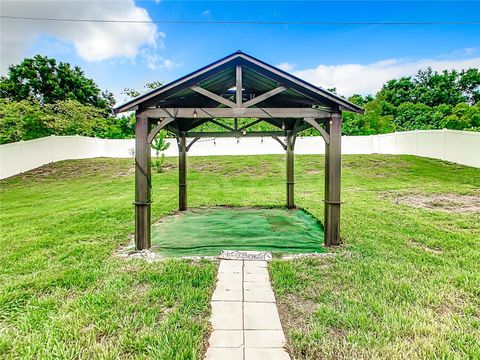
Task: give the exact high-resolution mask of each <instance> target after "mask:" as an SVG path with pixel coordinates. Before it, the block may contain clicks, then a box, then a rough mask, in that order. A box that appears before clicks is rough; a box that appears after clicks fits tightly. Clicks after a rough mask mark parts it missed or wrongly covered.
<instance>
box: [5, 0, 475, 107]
mask: <svg viewBox="0 0 480 360" xmlns="http://www.w3.org/2000/svg"><path fill="white" fill-rule="evenodd" d="M25 4H27V5H25ZM39 4H41V5H43V6H42V7H41V8H42V9H43V10H40V7H39ZM36 7H39V9H36ZM65 7H68V8H65ZM45 8H46V9H45ZM112 8H113V9H112ZM109 9H110V14H108V10H109ZM105 10H107V14H105ZM41 11H45V12H46V14H48V16H49V17H52V16H55V17H70V18H71V17H76V18H84V19H85V18H90V19H92V18H93V19H107V18H108V19H112V18H114V19H142V20H148V19H156V20H157V19H160V20H214V21H221V20H247V21H257V20H258V21H332V22H335V21H342V22H348V21H362V22H369V21H373V22H384V21H400V22H403V21H477V22H478V21H480V2H475V1H470V2H462V1H425V2H414V1H397V2H394V1H371V2H365V1H330V2H323V1H322V2H320V1H309V2H307V1H281V2H276V1H208V2H206V1H165V0H163V1H159V2H157V1H135V2H133V1H131V0H125V1H119V2H115V3H112V2H106V1H101V2H89V1H81V2H74V1H70V2H63V3H62V2H58V3H56V2H55V1H49V2H38V1H37V2H36V3H30V4H29V3H28V2H11V3H9V2H8V1H6V2H2V14H3V15H10V14H11V15H20V16H22V15H24V14H26V15H29V16H32V14H34V15H35V16H46V15H45V14H42V13H41ZM9 33H10V34H13V33H15V34H16V35H15V39H13V40H15V41H16V42H15V46H16V47H17V48H16V49H14V51H12V52H11V53H10V54H8V55H5V54H4V51H3V49H4V48H5V47H6V46H7V45H10V46H11V44H12V42H13V40H12V39H9V38H8V37H9V36H10V35H8V34H9ZM5 34H7V35H5ZM22 36H24V37H23V38H22V39H23V41H22V39H21V40H20V41H19V38H21V37H22ZM4 38H5V39H4ZM236 50H242V51H244V52H247V53H249V54H251V55H253V56H255V57H258V58H260V59H262V60H264V61H266V62H268V63H271V64H273V65H279V66H280V67H282V68H283V69H285V70H287V71H291V72H293V73H295V74H296V75H298V76H301V77H303V78H305V79H307V80H309V81H311V82H313V83H315V84H316V85H320V86H324V87H332V86H336V87H337V88H338V90H339V92H341V93H344V94H345V95H350V94H351V93H355V92H360V93H369V92H375V91H377V90H378V88H379V86H380V85H381V83H382V82H383V81H385V80H386V79H388V78H391V77H399V76H402V75H407V74H411V73H414V72H415V71H416V70H417V69H418V68H419V67H426V66H432V67H433V68H435V69H439V70H440V69H443V68H464V67H480V25H396V26H386V25H335V26H332V25H232V24H222V25H218V24H156V25H153V24H143V25H138V24H137V25H133V24H121V25H118V24H117V25H111V24H77V23H56V24H51V23H47V22H38V21H37V22H36V23H35V24H32V21H30V22H29V21H27V20H18V21H14V20H2V70H4V68H5V66H6V65H5V64H7V63H9V62H13V61H15V60H18V59H16V58H21V57H23V56H31V55H33V54H36V53H42V54H46V55H49V56H52V57H55V58H57V59H59V60H63V61H68V62H71V63H73V64H78V65H80V66H81V67H82V68H83V69H84V70H85V72H86V73H87V75H88V76H90V77H93V78H94V79H95V80H96V81H97V83H98V84H99V85H100V86H101V87H102V88H107V89H109V90H111V91H113V92H114V93H115V94H116V95H117V97H118V99H119V100H120V101H121V100H123V98H122V96H121V95H120V91H121V89H122V88H124V87H131V88H140V87H142V86H143V84H144V83H146V82H148V81H153V80H161V81H171V80H174V79H176V78H177V77H179V76H182V75H184V74H186V73H188V72H191V71H193V70H195V69H197V68H199V67H201V66H204V65H206V64H208V63H210V62H212V61H215V60H217V59H218V58H220V57H223V56H225V55H227V54H229V53H232V52H234V51H236Z"/></svg>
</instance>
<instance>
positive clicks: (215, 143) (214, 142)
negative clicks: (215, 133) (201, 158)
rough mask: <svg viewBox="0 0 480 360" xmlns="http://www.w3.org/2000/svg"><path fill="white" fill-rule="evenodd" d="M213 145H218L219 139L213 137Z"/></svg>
mask: <svg viewBox="0 0 480 360" xmlns="http://www.w3.org/2000/svg"><path fill="white" fill-rule="evenodd" d="M213 146H217V141H216V140H215V138H213Z"/></svg>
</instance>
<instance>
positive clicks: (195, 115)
mask: <svg viewBox="0 0 480 360" xmlns="http://www.w3.org/2000/svg"><path fill="white" fill-rule="evenodd" d="M196 117H197V109H194V110H193V118H196Z"/></svg>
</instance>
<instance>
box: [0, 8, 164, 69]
mask: <svg viewBox="0 0 480 360" xmlns="http://www.w3.org/2000/svg"><path fill="white" fill-rule="evenodd" d="M1 12H2V14H3V15H12V16H25V17H48V18H74V19H101V20H140V21H148V20H151V19H150V16H149V14H148V12H147V11H146V10H145V9H143V8H140V7H137V6H136V5H135V3H134V1H133V0H119V1H3V0H2V1H1ZM0 30H1V33H2V36H1V41H0V52H1V58H0V61H1V64H0V65H1V71H2V72H4V71H5V70H6V68H7V67H8V65H10V64H15V63H18V62H19V61H20V60H21V59H22V58H23V57H25V56H26V55H27V51H28V49H29V47H31V46H32V45H33V44H34V43H35V41H36V38H37V37H38V36H41V35H46V36H49V37H52V38H54V39H58V40H59V41H61V42H62V43H65V44H71V45H72V46H73V48H74V49H75V51H76V52H77V53H78V55H79V56H80V57H81V58H83V59H84V60H86V61H101V60H106V59H111V58H115V57H126V58H129V59H134V58H135V57H136V56H137V55H139V54H140V49H141V48H142V47H150V48H157V49H158V48H163V47H164V45H163V40H164V38H165V34H164V33H162V32H159V30H158V28H157V26H156V25H155V24H152V23H135V24H124V23H123V24H122V23H93V22H57V21H41V20H18V19H2V22H1V29H0Z"/></svg>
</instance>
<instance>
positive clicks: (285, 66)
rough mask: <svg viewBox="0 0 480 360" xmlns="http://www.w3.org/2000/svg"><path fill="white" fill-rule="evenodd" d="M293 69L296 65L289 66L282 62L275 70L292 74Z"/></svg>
mask: <svg viewBox="0 0 480 360" xmlns="http://www.w3.org/2000/svg"><path fill="white" fill-rule="evenodd" d="M295 67H296V64H290V63H288V62H282V63H280V64H278V65H277V68H279V69H281V70H283V71H288V72H292V71H293V70H295Z"/></svg>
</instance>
